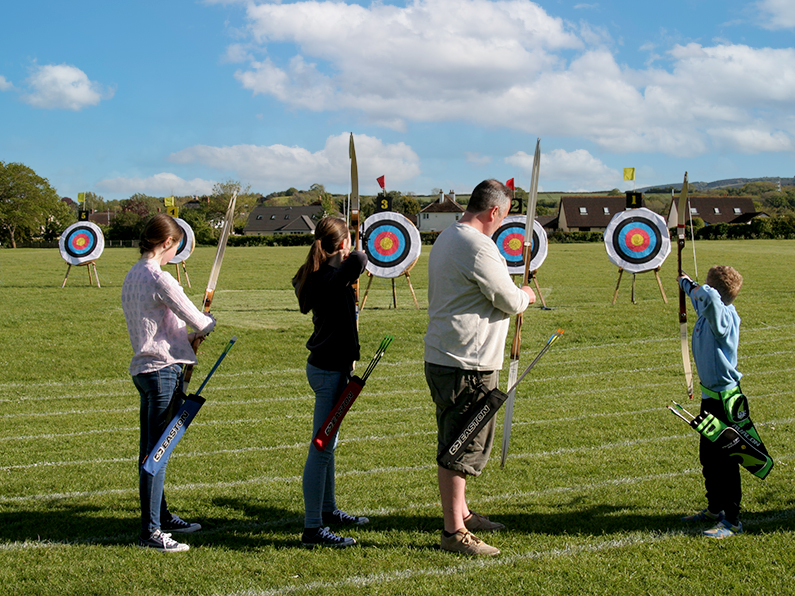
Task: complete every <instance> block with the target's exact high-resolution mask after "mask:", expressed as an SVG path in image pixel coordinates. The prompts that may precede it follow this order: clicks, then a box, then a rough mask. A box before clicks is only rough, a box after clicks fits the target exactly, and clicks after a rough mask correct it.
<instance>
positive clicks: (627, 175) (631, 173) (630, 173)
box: [624, 168, 635, 180]
mask: <svg viewBox="0 0 795 596" xmlns="http://www.w3.org/2000/svg"><path fill="white" fill-rule="evenodd" d="M634 179H635V168H624V180H634Z"/></svg>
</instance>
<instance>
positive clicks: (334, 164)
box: [170, 133, 420, 192]
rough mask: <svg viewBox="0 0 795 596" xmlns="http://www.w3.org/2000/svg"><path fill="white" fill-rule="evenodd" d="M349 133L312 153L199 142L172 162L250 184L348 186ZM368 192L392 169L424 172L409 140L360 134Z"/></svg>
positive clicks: (409, 174)
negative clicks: (226, 174)
mask: <svg viewBox="0 0 795 596" xmlns="http://www.w3.org/2000/svg"><path fill="white" fill-rule="evenodd" d="M348 141H349V134H348V133H343V134H340V135H337V136H332V137H329V138H328V139H326V144H325V147H324V148H323V149H321V150H320V151H316V152H314V153H312V152H311V151H309V150H308V149H305V148H303V147H287V146H286V145H270V146H267V147H265V146H260V145H234V146H231V147H210V146H207V145H196V146H194V147H189V148H187V149H183V150H182V151H178V152H176V153H173V154H172V155H171V156H170V160H171V161H173V162H175V163H180V164H194V163H199V164H202V165H204V166H207V167H211V168H214V169H217V170H219V171H223V172H230V171H231V172H234V176H235V177H236V178H239V179H241V180H244V181H245V182H246V183H247V184H252V185H257V186H259V185H262V186H267V187H271V188H278V187H280V186H285V185H288V186H301V187H303V188H308V187H309V186H310V185H312V184H314V183H316V182H322V183H323V184H324V185H337V186H342V187H346V186H348V185H349V183H350V177H349V172H350V160H349V158H348ZM354 142H355V146H356V158H357V165H358V169H359V185H360V188H361V190H362V191H363V192H369V191H368V189H369V190H370V191H373V192H374V189H376V188H377V183H376V181H375V179H376V178H377V177H378V176H381V175H383V174H384V173H385V172H388V173H389V178H390V180H391V181H394V182H395V183H399V182H405V181H408V180H411V179H412V178H414V177H416V176H417V175H419V173H420V167H419V161H420V160H419V156H418V155H417V154H416V153H415V152H414V151H413V150H412V149H411V147H409V146H408V145H406V144H405V143H395V144H385V143H383V142H382V141H381V140H380V139H377V138H375V137H370V136H367V135H354Z"/></svg>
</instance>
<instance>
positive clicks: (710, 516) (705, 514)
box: [682, 509, 724, 522]
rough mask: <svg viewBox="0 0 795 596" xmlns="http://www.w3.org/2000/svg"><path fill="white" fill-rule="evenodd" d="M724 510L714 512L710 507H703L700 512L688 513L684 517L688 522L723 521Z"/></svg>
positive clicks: (683, 519)
mask: <svg viewBox="0 0 795 596" xmlns="http://www.w3.org/2000/svg"><path fill="white" fill-rule="evenodd" d="M723 517H724V516H723V511H718V512H717V513H712V511H710V510H709V509H702V510H701V511H699V512H698V513H694V514H693V515H688V516H685V517H683V518H682V521H686V522H720V521H723Z"/></svg>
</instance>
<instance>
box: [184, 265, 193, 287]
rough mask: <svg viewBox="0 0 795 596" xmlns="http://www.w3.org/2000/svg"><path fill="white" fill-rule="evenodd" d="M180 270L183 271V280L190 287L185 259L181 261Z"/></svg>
mask: <svg viewBox="0 0 795 596" xmlns="http://www.w3.org/2000/svg"><path fill="white" fill-rule="evenodd" d="M182 270H183V271H184V272H185V282H186V283H187V284H188V287H189V288H190V287H191V285H190V277H188V268H187V267H186V266H185V261H182Z"/></svg>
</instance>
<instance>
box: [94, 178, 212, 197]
mask: <svg viewBox="0 0 795 596" xmlns="http://www.w3.org/2000/svg"><path fill="white" fill-rule="evenodd" d="M214 184H215V182H213V181H212V180H202V179H201V178H194V179H193V180H184V179H183V178H180V177H179V176H177V175H176V174H171V173H168V172H161V173H160V174H155V175H154V176H150V177H149V178H121V177H120V178H110V179H108V180H100V181H99V182H97V185H96V186H97V190H100V191H104V192H113V193H126V194H135V193H138V192H140V193H144V194H147V195H151V196H171V195H177V196H180V195H193V194H196V195H206V194H210V193H212V190H213V186H214Z"/></svg>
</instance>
